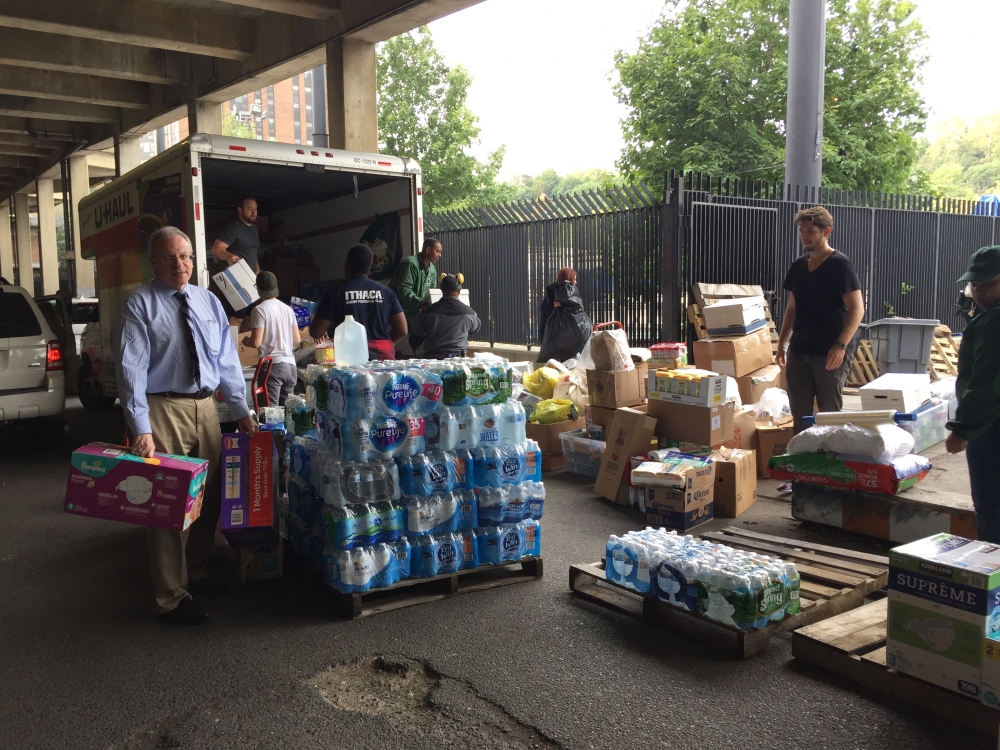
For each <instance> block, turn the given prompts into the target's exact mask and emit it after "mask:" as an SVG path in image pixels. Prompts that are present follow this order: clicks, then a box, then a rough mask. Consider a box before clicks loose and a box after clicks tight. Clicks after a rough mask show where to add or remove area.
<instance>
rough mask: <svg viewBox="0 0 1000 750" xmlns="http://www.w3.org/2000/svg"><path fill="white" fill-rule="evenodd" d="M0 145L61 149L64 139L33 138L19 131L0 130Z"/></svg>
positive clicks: (64, 143) (63, 146) (64, 145)
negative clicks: (5, 131) (6, 131)
mask: <svg viewBox="0 0 1000 750" xmlns="http://www.w3.org/2000/svg"><path fill="white" fill-rule="evenodd" d="M0 145H3V146H33V147H34V148H44V149H49V150H51V151H62V150H63V149H65V148H66V146H67V142H66V141H50V140H46V139H44V138H34V137H32V136H30V135H24V134H19V133H4V132H3V131H0Z"/></svg>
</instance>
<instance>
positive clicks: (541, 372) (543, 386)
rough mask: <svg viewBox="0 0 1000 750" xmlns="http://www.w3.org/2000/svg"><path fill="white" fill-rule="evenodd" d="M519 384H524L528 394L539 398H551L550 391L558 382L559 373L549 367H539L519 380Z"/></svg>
mask: <svg viewBox="0 0 1000 750" xmlns="http://www.w3.org/2000/svg"><path fill="white" fill-rule="evenodd" d="M521 382H522V383H524V387H525V388H526V389H527V390H528V393H533V394H535V395H536V396H540V397H541V398H552V389H553V388H555V387H556V383H558V382H559V371H558V370H554V369H552V368H551V367H539V368H538V369H537V370H535V371H534V372H529V373H528V374H527V375H525V376H524V377H523V378H521Z"/></svg>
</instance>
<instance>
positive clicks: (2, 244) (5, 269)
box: [0, 201, 14, 284]
mask: <svg viewBox="0 0 1000 750" xmlns="http://www.w3.org/2000/svg"><path fill="white" fill-rule="evenodd" d="M0 276H3V277H4V278H5V279H7V281H9V282H10V283H11V284H13V283H14V240H13V237H11V234H10V203H9V202H7V201H4V202H3V203H0Z"/></svg>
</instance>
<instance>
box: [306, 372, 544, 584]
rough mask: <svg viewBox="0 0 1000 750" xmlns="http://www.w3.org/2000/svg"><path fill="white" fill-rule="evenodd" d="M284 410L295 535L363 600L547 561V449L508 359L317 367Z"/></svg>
mask: <svg viewBox="0 0 1000 750" xmlns="http://www.w3.org/2000/svg"><path fill="white" fill-rule="evenodd" d="M306 380H307V383H308V386H307V394H306V398H305V399H302V398H299V397H291V398H289V400H288V401H287V402H286V426H287V428H288V431H289V440H288V441H287V443H286V445H287V448H288V466H289V480H288V498H289V509H288V522H287V534H288V538H289V540H290V542H291V543H292V546H293V548H294V549H295V551H296V552H297V554H298V555H299V556H300V557H301V558H303V559H304V560H307V561H309V562H310V563H311V564H312V565H313V566H314V567H315V568H316V569H318V570H319V571H321V572H322V574H323V577H324V579H325V580H326V582H327V583H328V584H329V585H330V586H332V587H334V588H336V589H337V590H338V591H340V592H342V593H345V594H351V593H360V592H364V591H368V590H371V589H375V588H383V587H386V586H391V585H392V584H394V583H397V582H399V581H400V580H404V579H407V578H421V577H427V578H430V577H434V576H437V575H440V574H446V573H455V572H457V571H459V570H468V569H472V568H476V567H479V566H480V565H504V564H507V563H510V562H515V561H517V560H520V559H522V558H527V557H537V556H539V555H540V554H541V524H540V523H539V520H540V518H541V516H542V510H543V506H544V501H545V487H544V485H543V484H542V482H541V456H540V451H539V448H538V445H537V444H536V443H534V441H530V440H527V439H526V436H525V415H524V409H523V407H522V406H521V404H520V403H518V402H517V401H516V400H512V399H510V394H511V371H510V366H509V364H508V363H507V361H506V360H499V359H496V360H490V361H484V360H480V359H476V360H449V361H446V362H442V361H421V360H410V361H407V362H405V363H402V362H398V363H397V362H386V363H369V364H368V365H365V366H357V367H345V368H338V367H325V366H321V365H312V366H310V367H309V368H308V369H307V372H306Z"/></svg>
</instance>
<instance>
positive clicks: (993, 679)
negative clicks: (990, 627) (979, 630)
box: [979, 633, 1000, 708]
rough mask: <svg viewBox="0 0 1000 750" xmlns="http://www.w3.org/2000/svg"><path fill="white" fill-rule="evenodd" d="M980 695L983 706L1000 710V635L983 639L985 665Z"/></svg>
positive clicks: (992, 635) (993, 634) (983, 665)
mask: <svg viewBox="0 0 1000 750" xmlns="http://www.w3.org/2000/svg"><path fill="white" fill-rule="evenodd" d="M979 682H980V685H979V694H980V696H979V697H980V699H981V700H982V702H983V704H984V705H986V706H990V707H991V708H1000V633H992V634H990V635H988V636H986V637H985V638H983V664H982V676H981V678H980V681H979Z"/></svg>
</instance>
